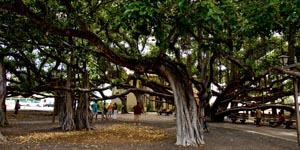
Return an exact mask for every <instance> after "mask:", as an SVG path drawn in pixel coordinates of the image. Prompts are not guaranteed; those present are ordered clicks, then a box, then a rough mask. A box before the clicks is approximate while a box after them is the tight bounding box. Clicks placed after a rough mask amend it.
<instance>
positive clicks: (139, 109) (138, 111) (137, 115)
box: [133, 102, 143, 125]
mask: <svg viewBox="0 0 300 150" xmlns="http://www.w3.org/2000/svg"><path fill="white" fill-rule="evenodd" d="M133 113H134V124H138V125H140V116H141V114H142V113H143V107H142V106H141V105H140V103H139V102H137V104H136V105H135V106H134V107H133Z"/></svg>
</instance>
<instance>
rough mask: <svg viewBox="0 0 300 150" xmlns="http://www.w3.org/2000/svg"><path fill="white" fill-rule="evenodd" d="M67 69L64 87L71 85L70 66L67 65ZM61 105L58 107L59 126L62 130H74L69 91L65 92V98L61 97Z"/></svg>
mask: <svg viewBox="0 0 300 150" xmlns="http://www.w3.org/2000/svg"><path fill="white" fill-rule="evenodd" d="M67 70H68V77H67V82H66V87H67V88H69V89H70V86H71V73H72V70H71V67H70V66H68V67H67ZM63 100H64V101H63V103H62V106H61V107H60V113H59V118H60V119H59V120H60V126H61V128H62V130H67V131H70V130H74V129H75V123H74V120H73V116H74V114H73V107H72V93H71V91H66V92H65V98H64V99H63Z"/></svg>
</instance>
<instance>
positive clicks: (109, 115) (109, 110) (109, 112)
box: [107, 103, 114, 119]
mask: <svg viewBox="0 0 300 150" xmlns="http://www.w3.org/2000/svg"><path fill="white" fill-rule="evenodd" d="M113 107H114V106H113V104H112V103H110V104H109V105H108V107H107V110H108V111H107V115H108V119H111V115H112V113H113V109H114V108H113Z"/></svg>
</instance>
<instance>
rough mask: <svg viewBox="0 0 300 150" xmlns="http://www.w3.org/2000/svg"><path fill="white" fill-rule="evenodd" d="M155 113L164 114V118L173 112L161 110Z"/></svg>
mask: <svg viewBox="0 0 300 150" xmlns="http://www.w3.org/2000/svg"><path fill="white" fill-rule="evenodd" d="M157 113H158V114H159V115H162V114H165V115H166V116H168V115H170V114H172V113H173V111H171V110H169V109H162V110H159V111H157Z"/></svg>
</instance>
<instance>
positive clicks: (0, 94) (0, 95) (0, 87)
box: [0, 54, 8, 126]
mask: <svg viewBox="0 0 300 150" xmlns="http://www.w3.org/2000/svg"><path fill="white" fill-rule="evenodd" d="M5 99H6V72H5V65H4V56H3V55H1V54H0V104H1V105H0V124H1V126H4V125H5V124H8V121H7V118H6V104H5Z"/></svg>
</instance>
